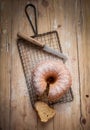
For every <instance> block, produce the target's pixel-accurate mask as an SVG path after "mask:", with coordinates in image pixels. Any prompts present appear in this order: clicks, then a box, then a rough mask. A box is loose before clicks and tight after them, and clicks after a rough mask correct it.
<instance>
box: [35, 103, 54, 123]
mask: <svg viewBox="0 0 90 130" xmlns="http://www.w3.org/2000/svg"><path fill="white" fill-rule="evenodd" d="M35 109H36V111H37V113H38V116H39V118H40V120H41V122H47V121H48V120H49V119H51V118H53V117H54V115H55V114H56V112H55V110H54V109H53V108H51V107H49V106H48V105H47V104H46V103H44V102H41V101H37V102H36V103H35Z"/></svg>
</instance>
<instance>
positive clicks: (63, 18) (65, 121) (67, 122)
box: [52, 0, 81, 130]
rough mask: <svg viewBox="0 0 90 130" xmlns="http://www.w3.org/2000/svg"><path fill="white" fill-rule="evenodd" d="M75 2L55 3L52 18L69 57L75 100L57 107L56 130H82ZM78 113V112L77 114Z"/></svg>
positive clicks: (69, 0)
mask: <svg viewBox="0 0 90 130" xmlns="http://www.w3.org/2000/svg"><path fill="white" fill-rule="evenodd" d="M75 4H76V3H75V1H72V0H68V1H63V0H61V1H59V0H57V1H54V2H53V7H54V9H53V10H54V13H55V14H54V16H53V18H52V20H54V21H53V23H54V27H56V29H57V31H58V33H59V37H60V41H61V45H62V49H63V52H64V53H65V54H66V55H67V56H68V61H67V63H66V65H67V67H68V68H69V69H70V72H71V74H72V80H73V82H72V90H73V94H74V100H73V102H71V103H66V104H58V105H56V106H55V109H56V110H57V114H56V116H55V118H54V129H55V130H57V129H61V130H67V129H69V130H72V129H73V130H76V129H77V130H80V128H81V126H80V95H79V75H78V61H77V41H76V33H75ZM77 111H78V112H77Z"/></svg>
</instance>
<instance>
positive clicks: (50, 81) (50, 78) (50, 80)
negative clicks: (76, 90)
mask: <svg viewBox="0 0 90 130" xmlns="http://www.w3.org/2000/svg"><path fill="white" fill-rule="evenodd" d="M46 81H47V83H48V84H53V83H54V82H55V81H56V78H55V77H53V76H50V77H48V78H47V79H46Z"/></svg>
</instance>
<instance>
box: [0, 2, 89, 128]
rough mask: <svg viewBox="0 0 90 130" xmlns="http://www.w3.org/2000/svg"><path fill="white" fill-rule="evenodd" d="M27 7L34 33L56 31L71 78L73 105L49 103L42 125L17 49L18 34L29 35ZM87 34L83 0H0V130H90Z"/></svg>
mask: <svg viewBox="0 0 90 130" xmlns="http://www.w3.org/2000/svg"><path fill="white" fill-rule="evenodd" d="M27 3H32V4H34V5H35V6H36V9H37V16H38V32H39V33H44V32H48V31H52V30H57V31H58V34H59V38H60V42H61V46H62V49H63V52H64V53H65V54H66V55H67V56H68V61H67V63H66V66H67V67H68V68H69V69H70V72H71V74H72V79H73V84H72V89H73V94H74V100H73V102H70V103H65V104H57V105H55V106H54V107H55V109H56V111H57V113H56V116H55V117H54V119H52V120H50V121H49V122H48V123H46V124H43V123H41V122H40V120H39V119H38V118H37V115H36V113H35V111H34V110H33V108H32V106H31V103H30V98H29V94H28V90H27V85H26V81H25V77H24V73H23V68H22V64H21V61H20V57H19V53H18V48H17V32H18V31H20V32H23V33H25V34H27V36H31V35H33V32H32V29H31V27H30V24H29V22H28V20H27V18H26V15H25V12H24V8H25V5H26V4H27ZM30 14H31V16H32V19H33V12H32V11H30ZM89 34H90V1H89V0H67V1H66V0H49V1H48V0H30V1H28V0H8V1H7V0H3V1H2V0H1V1H0V130H32V129H33V130H50V129H51V130H67V129H68V130H90V87H89V84H90V81H89V77H90V76H89V75H90V56H89V55H90V41H89V40H90V38H89Z"/></svg>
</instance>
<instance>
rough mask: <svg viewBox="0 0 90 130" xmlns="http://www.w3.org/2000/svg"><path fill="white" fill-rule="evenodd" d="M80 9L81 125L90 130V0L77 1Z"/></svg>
mask: <svg viewBox="0 0 90 130" xmlns="http://www.w3.org/2000/svg"><path fill="white" fill-rule="evenodd" d="M78 5H80V10H77V11H78V12H79V13H78V15H77V40H78V56H79V59H78V61H79V73H80V94H81V125H82V128H83V129H84V130H90V99H89V98H90V87H89V86H90V85H89V84H90V80H89V75H90V41H89V40H90V36H89V35H90V1H89V0H81V1H80V2H78V3H77V6H78Z"/></svg>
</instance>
